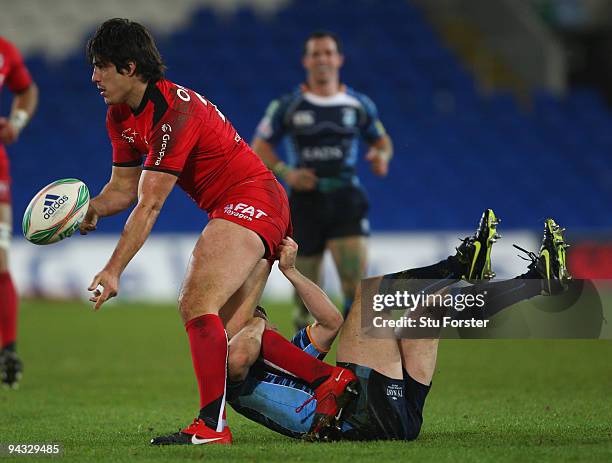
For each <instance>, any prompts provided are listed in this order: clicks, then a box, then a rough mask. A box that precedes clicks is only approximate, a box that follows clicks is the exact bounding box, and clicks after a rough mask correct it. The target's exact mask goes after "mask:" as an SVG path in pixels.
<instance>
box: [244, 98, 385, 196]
mask: <svg viewBox="0 0 612 463" xmlns="http://www.w3.org/2000/svg"><path fill="white" fill-rule="evenodd" d="M384 134H385V129H384V127H383V125H382V123H381V122H380V120H379V118H378V112H377V110H376V106H375V105H374V103H373V102H372V100H370V99H369V98H368V97H367V96H366V95H363V94H361V93H358V92H356V91H354V90H352V89H350V88H345V89H344V91H342V92H339V93H337V94H336V95H334V96H330V97H321V96H318V95H314V94H312V93H309V92H308V91H307V90H304V89H303V88H300V89H298V90H296V91H295V92H293V93H291V94H288V95H285V96H283V97H281V98H279V99H277V100H274V101H273V102H272V103H270V105H269V106H268V109H267V110H266V114H265V116H264V118H263V119H262V121H261V122H260V123H259V126H258V128H257V133H256V136H257V137H260V138H262V139H264V140H266V141H268V142H269V143H272V144H274V145H276V144H277V143H279V142H281V141H284V145H285V151H286V155H287V163H288V164H289V165H291V166H293V167H307V168H311V169H314V170H315V173H316V175H317V177H319V178H320V179H323V181H322V183H321V185H322V186H323V187H324V186H325V184H326V181H328V182H334V181H343V182H344V183H347V182H348V183H353V184H358V180H357V177H356V174H355V166H356V163H357V155H358V148H359V140H360V139H363V140H365V141H366V142H367V143H374V142H375V141H376V140H378V139H379V138H380V137H382V136H383V135H384Z"/></svg>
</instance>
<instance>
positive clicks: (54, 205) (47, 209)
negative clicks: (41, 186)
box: [43, 194, 68, 220]
mask: <svg viewBox="0 0 612 463" xmlns="http://www.w3.org/2000/svg"><path fill="white" fill-rule="evenodd" d="M66 201H68V196H66V195H64V196H59V195H52V194H47V195H46V196H45V202H44V204H43V217H44V219H45V220H49V219H50V218H51V216H52V215H53V214H54V213H55V211H57V210H58V209H59V208H60V207H61V206H62V205H63V204H64V203H65V202H66Z"/></svg>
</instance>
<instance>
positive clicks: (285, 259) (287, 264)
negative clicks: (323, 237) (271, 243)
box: [278, 237, 298, 273]
mask: <svg viewBox="0 0 612 463" xmlns="http://www.w3.org/2000/svg"><path fill="white" fill-rule="evenodd" d="M297 251H298V245H297V243H296V242H295V241H293V240H292V239H291V238H289V237H287V238H284V239H283V241H282V243H281V244H280V246H279V247H278V256H279V258H278V268H279V269H280V271H281V272H283V273H286V272H289V271H291V270H295V260H296V258H297Z"/></svg>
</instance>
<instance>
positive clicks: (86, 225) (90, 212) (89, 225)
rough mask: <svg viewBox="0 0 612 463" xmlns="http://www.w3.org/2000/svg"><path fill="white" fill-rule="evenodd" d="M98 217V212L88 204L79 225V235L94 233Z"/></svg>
mask: <svg viewBox="0 0 612 463" xmlns="http://www.w3.org/2000/svg"><path fill="white" fill-rule="evenodd" d="M99 217H100V216H99V214H98V211H97V210H96V208H95V207H94V205H93V204H92V203H91V202H90V203H89V208H88V209H87V213H86V214H85V218H84V219H83V221H82V222H81V225H79V232H80V233H81V235H87V233H89V232H92V231H94V230H95V229H96V225H97V223H98V218H99Z"/></svg>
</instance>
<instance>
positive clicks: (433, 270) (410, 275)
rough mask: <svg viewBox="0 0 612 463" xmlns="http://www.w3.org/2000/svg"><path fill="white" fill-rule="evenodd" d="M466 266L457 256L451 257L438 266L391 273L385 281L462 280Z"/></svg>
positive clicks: (386, 276)
mask: <svg viewBox="0 0 612 463" xmlns="http://www.w3.org/2000/svg"><path fill="white" fill-rule="evenodd" d="M464 267H465V265H464V264H462V263H461V262H459V259H457V258H456V257H455V256H450V257H448V258H447V259H445V260H442V261H440V262H438V263H437V264H433V265H429V266H427V267H419V268H411V269H407V270H402V271H401V272H396V273H390V274H387V275H385V276H384V278H385V279H391V280H396V279H419V280H439V279H442V278H451V279H453V278H455V279H459V278H461V275H462V274H463V269H464Z"/></svg>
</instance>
